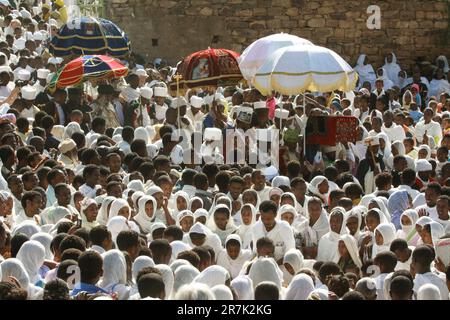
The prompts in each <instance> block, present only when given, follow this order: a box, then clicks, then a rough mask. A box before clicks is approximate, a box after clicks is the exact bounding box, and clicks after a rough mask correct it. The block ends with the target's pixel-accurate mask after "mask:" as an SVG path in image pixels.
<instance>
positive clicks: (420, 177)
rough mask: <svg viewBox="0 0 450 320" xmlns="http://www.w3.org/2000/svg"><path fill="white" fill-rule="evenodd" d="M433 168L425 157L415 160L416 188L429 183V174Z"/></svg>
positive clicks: (419, 188)
mask: <svg viewBox="0 0 450 320" xmlns="http://www.w3.org/2000/svg"><path fill="white" fill-rule="evenodd" d="M432 170H433V167H432V166H431V163H430V162H429V161H428V160H426V159H419V160H417V161H416V172H417V177H416V183H415V186H416V189H418V190H421V189H422V188H423V187H426V186H427V185H428V183H430V174H431V171H432Z"/></svg>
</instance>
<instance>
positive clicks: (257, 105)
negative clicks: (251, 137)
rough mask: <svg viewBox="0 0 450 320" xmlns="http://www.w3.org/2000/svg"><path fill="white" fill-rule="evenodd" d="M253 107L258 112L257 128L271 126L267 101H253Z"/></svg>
mask: <svg viewBox="0 0 450 320" xmlns="http://www.w3.org/2000/svg"><path fill="white" fill-rule="evenodd" d="M253 109H254V111H255V114H256V120H257V121H256V128H259V129H265V128H267V127H268V126H269V108H268V107H267V103H266V102H265V101H256V102H254V103H253Z"/></svg>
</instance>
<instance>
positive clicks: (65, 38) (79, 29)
mask: <svg viewBox="0 0 450 320" xmlns="http://www.w3.org/2000/svg"><path fill="white" fill-rule="evenodd" d="M50 52H51V53H52V54H53V55H55V56H57V57H63V56H68V55H72V54H75V55H84V54H107V55H109V56H113V57H123V56H126V55H127V54H128V53H129V52H130V41H129V40H128V37H127V35H126V34H125V32H123V31H122V30H121V29H120V28H119V27H118V26H117V25H115V24H114V23H113V22H111V21H109V20H106V19H102V18H93V17H81V18H76V19H73V20H71V21H69V22H68V23H67V24H65V25H64V26H62V27H61V29H60V30H59V31H58V34H56V35H55V36H54V37H53V38H52V41H51V43H50Z"/></svg>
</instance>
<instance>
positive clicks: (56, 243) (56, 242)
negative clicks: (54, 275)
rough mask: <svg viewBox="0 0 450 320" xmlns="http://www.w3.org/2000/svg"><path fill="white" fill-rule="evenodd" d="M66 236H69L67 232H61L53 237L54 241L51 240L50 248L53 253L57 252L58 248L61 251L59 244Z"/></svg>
mask: <svg viewBox="0 0 450 320" xmlns="http://www.w3.org/2000/svg"><path fill="white" fill-rule="evenodd" d="M66 236H68V234H67V233H59V234H57V235H56V236H54V237H53V239H52V241H51V242H50V250H52V253H53V254H55V253H56V251H57V250H58V251H59V245H60V244H61V241H63V239H64V238H65V237H66Z"/></svg>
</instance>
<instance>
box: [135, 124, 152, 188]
mask: <svg viewBox="0 0 450 320" xmlns="http://www.w3.org/2000/svg"><path fill="white" fill-rule="evenodd" d="M137 139H140V140H144V141H145V144H146V145H147V144H149V143H151V140H150V137H149V134H148V131H147V129H145V128H144V127H137V128H136V129H134V140H137ZM139 181H140V180H139ZM140 191H143V190H140Z"/></svg>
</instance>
